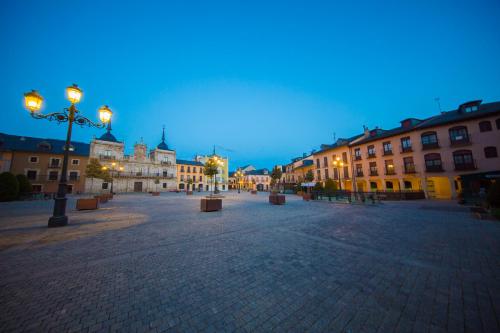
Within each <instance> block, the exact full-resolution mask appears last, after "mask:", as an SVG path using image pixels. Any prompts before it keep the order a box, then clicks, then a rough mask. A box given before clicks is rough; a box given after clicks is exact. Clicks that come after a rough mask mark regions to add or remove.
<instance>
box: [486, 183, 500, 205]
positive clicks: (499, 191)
mask: <svg viewBox="0 0 500 333" xmlns="http://www.w3.org/2000/svg"><path fill="white" fill-rule="evenodd" d="M486 201H487V202H488V204H489V205H490V206H491V207H497V208H500V181H498V180H497V181H496V182H494V183H492V184H491V185H490V188H489V189H488V194H487V195H486Z"/></svg>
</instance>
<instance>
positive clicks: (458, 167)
mask: <svg viewBox="0 0 500 333" xmlns="http://www.w3.org/2000/svg"><path fill="white" fill-rule="evenodd" d="M476 169H477V167H476V161H475V160H474V161H472V162H471V163H460V164H456V163H455V170H456V171H467V170H476Z"/></svg>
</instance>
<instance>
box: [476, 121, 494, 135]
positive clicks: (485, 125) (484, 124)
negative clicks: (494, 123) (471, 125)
mask: <svg viewBox="0 0 500 333" xmlns="http://www.w3.org/2000/svg"><path fill="white" fill-rule="evenodd" d="M491 130H492V128H491V122H490V121H489V120H484V121H481V122H479V132H489V131H491Z"/></svg>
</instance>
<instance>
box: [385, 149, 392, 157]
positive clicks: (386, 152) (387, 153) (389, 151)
mask: <svg viewBox="0 0 500 333" xmlns="http://www.w3.org/2000/svg"><path fill="white" fill-rule="evenodd" d="M383 155H384V156H391V155H393V154H392V149H391V150H384V154H383Z"/></svg>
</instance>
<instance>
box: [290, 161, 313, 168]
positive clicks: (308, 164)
mask: <svg viewBox="0 0 500 333" xmlns="http://www.w3.org/2000/svg"><path fill="white" fill-rule="evenodd" d="M313 163H314V161H313V160H303V161H302V165H299V166H298V167H296V168H295V169H300V168H305V167H308V166H311V165H313Z"/></svg>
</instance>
